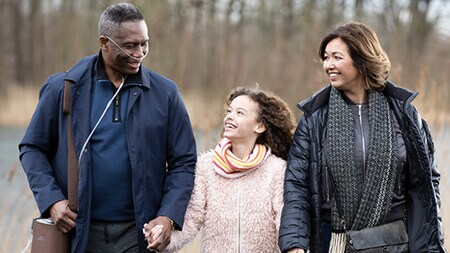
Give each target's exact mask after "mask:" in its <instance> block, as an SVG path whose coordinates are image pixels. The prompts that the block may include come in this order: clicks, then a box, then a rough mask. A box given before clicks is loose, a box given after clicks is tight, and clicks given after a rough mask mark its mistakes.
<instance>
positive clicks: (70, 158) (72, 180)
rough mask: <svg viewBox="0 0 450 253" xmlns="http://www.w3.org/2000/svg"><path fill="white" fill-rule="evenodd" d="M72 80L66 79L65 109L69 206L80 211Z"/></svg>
mask: <svg viewBox="0 0 450 253" xmlns="http://www.w3.org/2000/svg"><path fill="white" fill-rule="evenodd" d="M70 85H71V82H70V81H68V80H64V103H63V110H64V113H65V114H67V147H68V148H67V181H68V184H67V185H68V194H67V195H68V199H69V208H70V209H71V210H72V211H73V212H77V211H78V160H77V155H76V152H75V144H74V141H73V129H72V111H71V102H72V101H71V98H70Z"/></svg>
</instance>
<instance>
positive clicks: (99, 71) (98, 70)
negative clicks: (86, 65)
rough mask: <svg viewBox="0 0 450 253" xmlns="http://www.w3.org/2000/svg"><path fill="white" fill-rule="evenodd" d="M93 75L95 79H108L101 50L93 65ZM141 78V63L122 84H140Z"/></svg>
mask: <svg viewBox="0 0 450 253" xmlns="http://www.w3.org/2000/svg"><path fill="white" fill-rule="evenodd" d="M93 74H94V76H95V78H96V79H97V80H109V78H108V75H107V74H106V70H105V63H104V61H103V56H102V51H101V50H100V52H99V53H98V61H97V62H96V63H95V66H94V73H93ZM143 83H144V82H143V79H142V64H141V66H140V67H139V71H138V72H137V73H136V74H132V75H128V76H127V78H126V79H125V83H124V85H128V84H133V85H141V84H143Z"/></svg>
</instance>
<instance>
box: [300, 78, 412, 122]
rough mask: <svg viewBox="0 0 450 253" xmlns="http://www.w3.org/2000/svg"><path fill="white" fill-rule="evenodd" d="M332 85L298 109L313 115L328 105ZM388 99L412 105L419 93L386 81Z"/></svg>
mask: <svg viewBox="0 0 450 253" xmlns="http://www.w3.org/2000/svg"><path fill="white" fill-rule="evenodd" d="M330 91H331V85H330V84H328V85H326V86H325V87H323V88H322V89H320V90H319V91H318V92H316V93H315V94H314V95H312V96H311V97H309V98H307V99H305V100H303V101H301V102H300V103H298V104H297V107H298V108H299V109H300V110H302V111H303V112H304V113H307V114H309V115H311V114H313V113H314V112H315V111H316V110H317V109H319V108H320V107H322V106H324V105H327V104H328V100H329V98H330ZM380 92H383V94H384V95H385V96H387V97H392V98H394V99H398V100H400V101H402V102H405V103H410V102H411V101H412V100H414V98H415V97H417V95H418V92H412V91H410V90H408V89H405V88H402V87H398V86H397V85H395V84H394V83H393V82H391V81H386V85H385V86H384V87H383V88H382V89H381V90H380Z"/></svg>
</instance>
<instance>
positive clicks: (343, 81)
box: [323, 38, 364, 93]
mask: <svg viewBox="0 0 450 253" xmlns="http://www.w3.org/2000/svg"><path fill="white" fill-rule="evenodd" d="M323 70H324V71H325V73H326V74H327V75H328V77H329V80H330V84H331V85H332V86H333V87H334V88H336V89H337V90H341V91H343V92H344V93H356V92H359V91H361V90H362V91H364V88H363V87H364V86H363V78H362V75H361V73H360V72H359V70H358V69H357V68H356V67H355V65H354V64H353V59H352V57H351V56H350V51H349V49H348V46H347V44H345V42H344V41H343V40H342V39H340V38H335V39H333V40H331V41H330V42H329V43H328V44H327V46H326V48H325V54H324V59H323Z"/></svg>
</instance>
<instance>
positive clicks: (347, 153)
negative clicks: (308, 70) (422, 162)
mask: <svg viewBox="0 0 450 253" xmlns="http://www.w3.org/2000/svg"><path fill="white" fill-rule="evenodd" d="M392 120H393V119H392V115H391V113H390V109H389V104H388V101H387V99H386V98H385V97H384V96H383V95H382V94H380V93H379V92H375V91H374V92H370V93H369V144H368V151H367V157H368V158H367V164H366V168H365V171H366V172H365V178H364V186H358V185H357V170H358V169H362V168H360V167H359V166H358V167H357V166H356V161H355V133H354V131H355V130H354V128H355V123H354V117H353V113H352V111H351V108H350V107H349V106H348V105H347V104H346V102H345V101H344V99H343V98H342V95H341V94H340V93H339V91H337V90H336V89H334V88H332V90H331V94H330V101H329V115H328V123H327V129H328V145H329V151H328V160H329V165H330V168H331V173H332V177H333V181H334V186H335V188H336V189H335V191H336V192H337V193H336V194H337V195H338V200H339V202H340V205H337V204H336V199H334V201H333V204H332V208H331V211H332V219H331V223H332V224H331V225H332V228H333V230H334V231H343V230H344V225H343V224H342V219H343V220H344V221H345V224H346V227H345V229H346V230H360V229H362V228H366V227H373V226H376V225H379V224H381V223H382V222H383V219H384V218H385V217H386V216H387V215H388V214H389V212H390V210H391V202H392V197H393V189H394V184H395V175H396V164H397V156H398V150H397V149H398V147H397V142H396V138H395V136H394V128H393V123H392ZM358 187H363V192H362V196H361V199H359V198H358ZM337 208H339V210H338V209H337ZM343 235H345V234H342V233H339V234H336V233H333V235H332V242H331V244H332V245H331V247H330V252H332V251H331V249H332V248H333V244H335V246H337V245H339V244H344V245H345V240H346V239H345V236H343ZM333 237H334V238H333ZM337 238H340V239H338V240H337V241H336V239H337ZM333 240H335V242H333ZM339 241H340V242H339ZM335 252H342V251H335Z"/></svg>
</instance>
